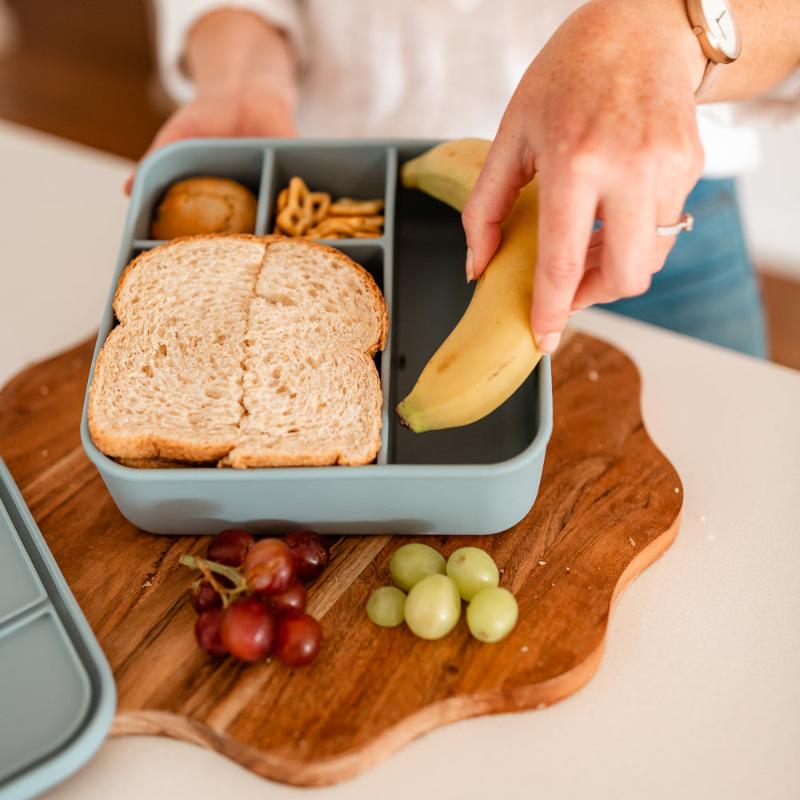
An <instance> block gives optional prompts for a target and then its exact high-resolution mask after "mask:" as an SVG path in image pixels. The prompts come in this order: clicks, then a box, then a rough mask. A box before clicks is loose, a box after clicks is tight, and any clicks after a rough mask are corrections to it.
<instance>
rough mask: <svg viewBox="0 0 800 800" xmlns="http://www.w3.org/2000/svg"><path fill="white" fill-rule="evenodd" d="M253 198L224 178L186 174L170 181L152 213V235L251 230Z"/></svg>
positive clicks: (172, 237)
mask: <svg viewBox="0 0 800 800" xmlns="http://www.w3.org/2000/svg"><path fill="white" fill-rule="evenodd" d="M256 205H257V201H256V198H255V196H254V195H253V193H252V192H251V191H250V190H249V189H248V188H247V187H245V186H242V184H241V183H237V182H236V181H232V180H229V179H228V178H214V177H198V178H186V179H185V180H182V181H178V182H177V183H173V184H172V186H170V187H169V189H167V192H166V194H165V195H164V197H163V198H162V200H161V202H160V203H159V204H158V208H157V209H156V211H155V213H154V214H153V221H152V224H151V226H150V235H151V236H152V238H153V239H174V238H175V237H176V236H192V235H194V234H198V233H253V232H254V231H255V227H256Z"/></svg>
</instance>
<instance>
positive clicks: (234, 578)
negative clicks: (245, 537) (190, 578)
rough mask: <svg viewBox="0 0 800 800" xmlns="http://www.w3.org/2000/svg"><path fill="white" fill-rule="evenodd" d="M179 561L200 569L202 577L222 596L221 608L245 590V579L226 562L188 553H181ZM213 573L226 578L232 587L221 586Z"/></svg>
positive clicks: (225, 606) (186, 565)
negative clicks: (222, 562) (221, 562)
mask: <svg viewBox="0 0 800 800" xmlns="http://www.w3.org/2000/svg"><path fill="white" fill-rule="evenodd" d="M180 562H181V564H183V565H184V566H185V567H190V568H191V569H197V570H200V572H201V573H202V576H203V578H205V580H207V581H208V582H209V583H210V584H211V586H212V587H213V588H214V591H215V592H216V593H217V594H218V595H219V596H220V597H221V598H222V606H223V608H227V607H228V606H229V605H230V604H231V603H232V602H233V601H234V600H235V599H236V598H237V597H238V596H239V595H240V594H243V593H244V592H246V591H247V581H246V580H245V577H244V575H242V573H241V572H239V570H238V569H236V567H229V566H228V565H227V564H220V563H218V562H217V561H211V560H209V559H207V558H201V557H200V556H190V555H188V554H184V555H182V556H181V558H180ZM214 573H216V574H217V575H222V576H223V577H224V578H227V579H228V580H229V581H230V582H231V583H232V584H233V588H232V589H230V588H228V587H227V586H223V585H222V584H221V583H220V582H219V581H218V580H217V579H216V578H215V577H214Z"/></svg>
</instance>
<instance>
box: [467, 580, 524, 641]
mask: <svg viewBox="0 0 800 800" xmlns="http://www.w3.org/2000/svg"><path fill="white" fill-rule="evenodd" d="M518 614H519V609H518V608H517V601H516V600H515V599H514V595H513V594H511V592H509V591H508V589H501V588H499V587H497V586H492V587H490V588H489V589H483V590H481V591H480V592H478V594H476V595H475V597H473V598H472V602H471V603H470V604H469V606H468V607H467V625H468V626H469V630H470V633H471V634H472V635H473V636H474V637H475V638H476V639H480V640H481V641H482V642H499V641H500V640H501V639H502V638H503V637H505V636H508V634H509V633H511V631H512V630H513V629H514V626H515V625H516V624H517V616H518Z"/></svg>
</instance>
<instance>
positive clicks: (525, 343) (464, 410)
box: [397, 139, 541, 433]
mask: <svg viewBox="0 0 800 800" xmlns="http://www.w3.org/2000/svg"><path fill="white" fill-rule="evenodd" d="M489 144H490V143H489V142H487V141H485V140H482V139H461V140H456V141H451V142H445V143H444V144H441V145H438V146H437V147H434V148H433V149H431V150H429V151H427V152H426V153H423V154H422V155H420V156H418V157H417V158H415V159H412V160H411V161H408V162H406V163H405V164H404V165H403V168H402V171H401V180H402V182H403V185H404V186H406V187H409V188H417V189H421V190H422V191H424V192H426V193H427V194H430V195H432V196H433V197H435V198H437V199H438V200H442V201H443V202H445V203H447V204H448V205H451V206H453V207H454V208H456V209H458V210H459V211H461V210H462V209H463V207H464V204H465V203H466V201H467V197H468V196H469V193H470V191H471V190H472V187H473V186H474V185H475V181H476V180H477V178H478V175H479V174H480V170H481V167H482V165H483V162H484V159H485V157H486V153H487V152H488V150H489ZM535 184H536V182H535V181H533V182H532V183H530V184H529V185H528V186H526V187H525V188H524V189H523V190H522V191H521V192H520V195H519V198H518V199H517V202H516V203H515V204H514V207H513V209H512V210H511V213H510V214H509V216H508V219H507V220H506V222H505V223H504V225H503V240H502V242H501V244H500V247H499V248H498V250H497V252H496V253H495V255H494V257H493V258H492V260H491V261H490V262H489V266H488V267H487V268H486V271H485V272H484V273H483V275H482V276H481V278H480V280H479V281H478V283H477V286H476V287H475V292H474V294H473V296H472V300H471V301H470V304H469V306H468V307H467V310H466V311H465V312H464V316H463V317H462V318H461V320H460V321H459V323H458V324H457V325H456V327H455V328H454V329H453V331H452V332H451V333H450V335H449V336H448V337H447V339H446V340H445V341H444V343H443V344H442V345H441V346H440V347H439V349H438V350H437V351H436V353H434V355H433V357H432V358H431V360H430V361H429V362H428V364H427V365H426V367H425V369H423V371H422V373H421V375H420V376H419V378H418V380H417V383H416V385H415V386H414V389H413V390H412V391H411V394H409V395H408V397H406V398H405V399H404V400H403V401H402V402H401V403H400V404H399V405H398V406H397V413H398V415H399V417H400V420H401V421H402V422H403V423H404V424H405V425H407V426H408V427H409V428H411V430H412V431H415V432H416V433H422V432H424V431H429V430H435V429H438V428H455V427H458V426H460V425H469V424H470V423H471V422H475V421H476V420H479V419H481V418H483V417H485V416H486V415H487V414H489V413H491V412H492V411H494V410H495V409H496V408H497V407H498V406H500V405H501V404H502V403H503V402H505V401H506V400H507V399H508V398H509V397H510V396H511V395H512V394H514V392H515V391H516V390H517V389H518V388H519V386H520V385H521V384H522V382H523V381H524V380H525V378H527V377H528V375H530V373H531V371H532V370H533V368H534V367H535V366H536V364H537V363H538V361H539V358H540V357H541V353H540V352H539V350H538V348H537V347H536V343H535V341H534V338H533V334H532V333H531V323H530V308H531V289H532V286H533V266H534V263H535V261H536V221H537V208H538V205H537V202H538V201H537V190H536V185H535Z"/></svg>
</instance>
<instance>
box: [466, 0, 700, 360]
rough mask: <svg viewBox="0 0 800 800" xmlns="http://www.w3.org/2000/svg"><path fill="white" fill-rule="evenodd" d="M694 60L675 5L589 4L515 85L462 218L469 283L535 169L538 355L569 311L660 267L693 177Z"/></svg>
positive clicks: (634, 289)
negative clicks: (664, 229)
mask: <svg viewBox="0 0 800 800" xmlns="http://www.w3.org/2000/svg"><path fill="white" fill-rule="evenodd" d="M705 64H706V60H705V57H704V56H703V53H702V51H701V49H700V45H699V43H698V41H697V39H696V37H695V36H694V34H693V33H692V30H691V26H690V25H689V22H688V19H687V17H686V13H685V10H684V2H683V0H651V1H650V2H639V3H631V2H629V0H594V2H590V3H587V4H586V5H585V6H582V7H581V8H580V9H578V11H576V12H575V13H574V14H573V15H572V16H571V17H570V18H569V19H568V20H567V21H566V22H565V23H564V24H563V25H562V26H561V27H560V28H559V29H558V31H556V33H555V34H554V35H553V37H552V38H551V39H550V41H549V42H548V43H547V45H546V46H545V47H544V49H543V50H542V51H541V53H540V54H539V55H538V56H537V57H536V59H535V60H534V61H533V63H532V64H531V65H530V67H529V68H528V70H527V72H526V73H525V75H524V77H523V78H522V80H521V82H520V84H519V86H518V87H517V90H516V92H515V93H514V96H513V97H512V99H511V101H510V103H509V105H508V108H507V109H506V112H505V114H504V116H503V120H502V122H501V124H500V128H499V130H498V133H497V136H496V138H495V141H494V143H493V145H492V147H491V149H490V151H489V154H488V156H487V159H486V162H485V164H484V167H483V170H482V172H481V175H480V177H479V179H478V182H477V183H476V185H475V188H474V190H473V192H472V194H471V196H470V198H469V201H468V203H467V205H466V207H465V209H464V214H463V221H464V228H465V231H466V234H467V244H468V247H469V250H468V255H467V277H468V278H469V279H472V278H477V277H479V276H480V275H481V273H482V272H483V270H484V269H485V268H486V266H487V264H488V263H489V260H490V259H491V257H492V255H493V254H494V252H495V250H496V249H497V247H498V245H499V243H500V238H501V225H502V222H503V220H504V219H505V218H506V216H507V215H508V212H509V211H510V210H511V206H512V205H513V204H514V201H515V199H516V197H517V195H518V193H519V190H520V189H521V188H522V187H523V186H525V185H526V184H527V183H528V182H529V181H531V180H532V179H533V177H534V175H535V174H537V173H538V174H539V198H540V202H539V227H538V257H537V263H536V272H535V279H534V290H533V298H534V299H533V307H532V309H531V325H532V329H533V331H534V334H535V336H536V339H537V342H538V343H539V346H540V348H541V349H542V350H544V351H546V352H552V351H553V350H555V349H556V347H557V346H558V342H559V339H560V336H561V332H562V330H563V328H564V326H565V324H566V322H567V318H568V317H569V315H570V313H571V312H572V311H574V310H576V309H579V308H584V307H586V306H589V305H591V304H593V303H604V302H610V301H613V300H616V299H618V298H620V297H630V296H633V295H637V294H642V293H643V292H645V291H647V289H648V287H649V285H650V280H651V276H652V274H653V273H654V272H657V271H658V270H659V269H661V267H662V266H663V264H664V260H665V259H666V257H667V254H668V252H669V249H670V247H671V246H672V244H673V243H674V237H669V238H660V237H658V236H657V235H656V226H657V225H668V224H671V223H673V222H675V221H677V220H678V219H679V217H680V216H681V212H682V210H683V204H684V201H685V199H686V196H687V195H688V193H689V191H690V190H691V188H692V187H693V186H694V184H695V182H696V181H697V179H698V177H699V176H700V173H701V170H702V164H703V150H702V146H701V144H700V139H699V136H698V131H697V122H696V117H695V97H694V92H695V89H696V87H697V86H698V84H699V83H700V80H701V77H702V74H703V70H704V68H705ZM596 218H599V219H602V221H603V226H602V230H601V232H599V233H598V234H595V235H594V236H592V226H593V223H594V221H595V219H596ZM590 244H595V245H599V246H595V247H592V248H591V249H589V246H590ZM587 251H588V255H587Z"/></svg>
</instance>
